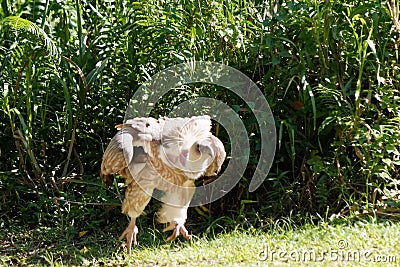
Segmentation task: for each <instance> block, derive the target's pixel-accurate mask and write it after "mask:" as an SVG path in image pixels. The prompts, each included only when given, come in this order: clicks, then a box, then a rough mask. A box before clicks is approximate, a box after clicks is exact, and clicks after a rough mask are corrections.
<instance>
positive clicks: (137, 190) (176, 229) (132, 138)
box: [100, 115, 226, 254]
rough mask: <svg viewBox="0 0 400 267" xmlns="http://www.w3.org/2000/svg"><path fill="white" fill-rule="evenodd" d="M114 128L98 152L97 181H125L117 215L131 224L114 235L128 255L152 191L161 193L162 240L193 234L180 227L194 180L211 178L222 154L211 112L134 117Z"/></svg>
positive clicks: (159, 215)
mask: <svg viewBox="0 0 400 267" xmlns="http://www.w3.org/2000/svg"><path fill="white" fill-rule="evenodd" d="M115 127H116V128H117V130H118V132H117V133H116V134H115V136H114V137H113V138H112V139H111V141H110V143H109V144H108V146H107V148H106V150H105V151H104V154H103V159H102V163H101V172H100V178H101V180H102V181H103V182H104V183H105V184H106V185H108V186H110V185H111V184H113V181H114V175H115V174H119V175H120V176H121V177H123V178H124V179H125V186H126V189H125V196H124V200H123V202H122V213H124V214H127V215H128V216H129V217H130V222H129V224H128V226H127V227H126V229H125V230H124V232H123V233H122V234H121V236H120V237H119V240H120V241H122V240H124V238H125V239H126V242H125V243H123V244H122V246H123V247H125V248H126V249H127V252H128V254H130V253H131V249H132V243H133V244H134V245H137V244H138V240H137V235H138V232H139V231H138V227H137V225H136V218H138V217H139V216H140V215H141V214H142V212H143V211H144V209H145V207H146V206H147V204H148V203H149V201H150V200H151V198H152V196H153V192H154V190H156V189H157V190H158V191H161V192H162V196H161V197H160V199H159V200H161V202H162V205H161V208H160V209H159V210H158V212H157V213H156V215H157V220H158V222H160V223H163V224H167V226H166V227H165V229H164V232H165V231H170V230H172V231H173V232H172V234H171V235H170V236H169V237H168V238H167V241H172V240H174V239H175V238H177V237H178V236H180V235H182V236H183V237H184V238H186V239H188V240H190V239H191V238H192V236H191V235H190V234H189V232H188V230H187V229H186V227H185V222H186V219H187V210H188V207H189V204H190V201H191V199H192V198H193V195H194V193H195V180H197V179H199V178H200V177H202V176H216V175H217V174H218V173H219V172H220V170H221V167H222V164H223V162H224V160H225V157H226V152H225V148H224V145H223V143H222V142H221V140H220V139H219V138H217V137H216V136H215V135H213V134H212V132H211V129H212V121H211V118H210V116H208V115H202V116H192V117H184V118H182V117H177V118H169V117H160V118H158V119H156V118H152V117H138V118H133V119H128V120H126V121H125V123H123V124H118V125H116V126H115Z"/></svg>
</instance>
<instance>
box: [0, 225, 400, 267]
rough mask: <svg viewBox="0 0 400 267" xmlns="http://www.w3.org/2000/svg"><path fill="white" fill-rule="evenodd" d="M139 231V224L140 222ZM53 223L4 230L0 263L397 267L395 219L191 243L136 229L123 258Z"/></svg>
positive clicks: (110, 240)
mask: <svg viewBox="0 0 400 267" xmlns="http://www.w3.org/2000/svg"><path fill="white" fill-rule="evenodd" d="M142 228H143V227H142ZM114 234H115V235H114ZM58 235H59V233H58V232H57V231H56V230H54V229H52V228H44V227H41V228H38V229H35V230H31V231H27V232H23V231H6V229H4V228H3V229H2V230H1V232H0V237H1V239H0V240H1V241H0V242H1V244H0V245H1V247H0V252H1V257H0V265H5V266H7V265H17V266H20V265H50V266H72V265H78V266H81V265H86V266H88V265H89V266H126V265H129V266H267V265H268V266H271V265H273V266H274V265H275V266H282V265H285V266H306V265H307V266H308V265H310V264H311V265H318V266H332V265H336V266H337V265H340V266H360V265H369V266H377V265H380V266H398V265H400V253H399V251H400V250H399V247H400V224H397V223H388V222H386V223H367V222H357V223H354V224H352V225H335V226H332V225H320V226H312V225H308V226H304V227H300V228H292V227H290V226H289V227H286V229H282V228H279V229H278V228H277V229H273V230H269V231H267V232H262V231H256V230H247V231H232V232H229V233H225V234H216V235H211V234H209V235H208V236H204V237H196V236H195V237H194V238H193V240H192V241H190V242H188V241H183V240H178V241H175V242H173V243H165V242H164V240H163V238H166V236H167V235H166V234H164V233H160V232H159V231H158V230H155V229H150V228H147V229H142V231H141V234H140V236H139V238H140V242H141V244H140V245H139V246H137V247H135V248H134V249H133V250H132V255H130V256H128V255H126V254H125V253H123V252H122V251H120V250H119V244H118V243H117V242H115V240H116V239H117V235H116V233H111V234H108V233H106V232H101V229H99V233H94V232H93V233H90V232H89V233H85V232H81V233H75V234H74V233H73V232H72V231H69V233H68V234H63V235H61V236H58Z"/></svg>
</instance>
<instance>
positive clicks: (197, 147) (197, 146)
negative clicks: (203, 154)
mask: <svg viewBox="0 0 400 267" xmlns="http://www.w3.org/2000/svg"><path fill="white" fill-rule="evenodd" d="M196 150H197V151H199V152H200V145H199V144H197V145H196Z"/></svg>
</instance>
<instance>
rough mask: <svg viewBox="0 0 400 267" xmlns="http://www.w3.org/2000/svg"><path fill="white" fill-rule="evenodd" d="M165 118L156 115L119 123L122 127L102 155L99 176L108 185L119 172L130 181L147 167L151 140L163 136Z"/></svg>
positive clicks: (127, 181) (118, 126) (119, 126)
mask: <svg viewBox="0 0 400 267" xmlns="http://www.w3.org/2000/svg"><path fill="white" fill-rule="evenodd" d="M162 124H163V122H159V121H158V120H155V119H153V118H136V119H132V120H128V121H127V122H126V123H124V124H120V125H117V126H116V127H117V128H119V129H120V131H118V132H117V134H116V135H115V136H114V137H113V139H111V141H110V144H109V145H108V146H107V148H106V151H105V152H104V155H103V161H102V163H101V173H100V177H101V179H102V181H103V182H104V183H105V184H106V185H108V186H109V185H111V184H112V183H113V180H114V177H113V174H115V173H118V174H119V175H121V176H122V177H124V178H125V179H126V181H125V183H126V184H128V183H130V182H131V181H132V179H133V176H135V174H138V173H139V172H140V171H141V170H142V169H143V167H144V164H145V162H146V157H147V156H148V153H149V150H150V149H149V147H150V143H151V142H153V141H158V140H159V139H160V132H161V128H162Z"/></svg>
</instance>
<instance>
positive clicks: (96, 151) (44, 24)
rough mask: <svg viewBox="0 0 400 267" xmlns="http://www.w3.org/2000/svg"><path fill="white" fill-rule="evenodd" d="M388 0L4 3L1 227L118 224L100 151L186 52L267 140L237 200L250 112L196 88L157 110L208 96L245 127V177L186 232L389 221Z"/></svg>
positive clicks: (392, 128) (116, 199)
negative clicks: (269, 159)
mask: <svg viewBox="0 0 400 267" xmlns="http://www.w3.org/2000/svg"><path fill="white" fill-rule="evenodd" d="M390 2H391V3H392V4H387V3H385V2H379V1H372V0H371V1H356V0H349V1H345V2H339V1H329V0H327V1H313V0H293V1H267V2H265V3H262V2H260V1H234V0H233V1H194V2H190V1H183V0H181V1H139V2H134V1H124V0H122V1H100V0H96V1H84V0H76V1H70V0H69V1H60V0H57V1H45V0H35V1H12V0H5V1H2V2H1V7H0V19H1V21H0V23H1V24H0V27H1V28H0V51H1V52H0V62H1V63H0V64H1V65H0V79H1V83H0V86H1V87H2V90H1V94H0V107H1V108H0V111H1V112H0V129H1V132H0V170H1V172H0V189H1V191H0V194H1V195H0V197H1V201H0V218H1V220H0V226H1V227H5V226H7V225H8V224H9V222H11V221H14V222H20V221H24V224H27V225H32V226H35V225H37V224H43V223H49V222H51V224H53V225H60V226H64V227H65V226H66V225H68V226H70V227H72V228H74V227H76V228H74V229H77V230H75V231H80V230H84V229H96V228H97V227H99V226H104V225H106V224H108V225H110V224H112V225H113V226H117V227H120V228H121V229H122V227H123V226H121V225H124V224H125V221H124V220H123V215H121V214H120V212H119V208H118V206H119V205H120V204H119V203H120V191H119V190H123V189H122V188H119V187H118V185H115V186H114V187H112V188H106V187H105V186H104V185H102V184H101V183H100V181H99V179H98V175H99V168H100V163H101V157H102V153H103V151H104V148H105V146H106V145H107V143H108V140H109V138H110V137H112V136H113V135H114V133H115V130H114V125H115V124H117V123H120V122H122V120H123V116H124V112H125V109H126V104H127V102H128V101H129V99H130V98H131V97H132V95H133V93H134V92H135V90H137V88H138V87H139V86H140V85H141V84H142V83H143V82H145V81H146V80H147V79H148V78H149V77H150V76H151V75H153V74H155V73H157V72H158V71H160V70H163V69H164V68H166V67H169V66H173V65H175V64H177V63H181V62H186V61H189V60H192V59H195V60H205V61H215V62H220V63H224V64H227V65H229V66H232V67H234V68H237V69H239V70H240V71H242V72H244V73H245V74H246V75H248V76H249V77H250V78H252V79H253V81H254V82H256V83H257V85H258V86H259V87H260V88H261V89H262V90H263V93H264V94H265V97H266V99H267V100H268V102H269V104H270V106H271V109H272V112H273V113H274V116H275V121H276V129H277V135H278V144H277V152H276V155H275V161H274V164H273V166H272V168H271V172H270V173H269V175H268V177H267V179H266V181H265V182H264V183H263V185H262V187H261V188H259V189H258V190H257V191H255V192H253V193H249V192H248V184H249V182H250V181H249V179H250V177H251V176H252V172H253V171H254V168H255V166H256V164H257V161H258V149H259V132H257V129H258V127H257V123H256V122H255V121H254V117H253V116H252V114H251V112H250V107H248V106H247V105H245V103H242V102H241V100H240V99H238V97H236V96H234V95H232V94H229V93H227V92H226V91H224V90H223V89H222V88H214V87H212V86H204V87H202V86H201V85H193V86H188V88H187V90H186V91H184V92H185V93H182V90H180V91H179V93H178V92H176V94H174V93H173V94H171V95H168V96H166V97H165V99H162V100H161V101H160V102H159V103H157V106H156V108H155V110H156V113H157V114H155V115H160V114H161V115H163V114H168V111H169V110H170V109H171V107H172V106H173V105H174V103H177V102H179V101H180V100H182V99H187V98H192V97H196V96H208V97H214V98H218V99H219V100H221V101H223V102H225V103H227V104H229V105H230V106H231V107H233V108H234V109H235V110H236V111H237V112H238V113H240V116H241V118H242V119H243V122H244V124H245V125H246V128H247V130H248V132H249V136H250V138H249V140H250V145H251V148H252V152H251V159H250V164H249V165H248V169H247V171H246V173H245V175H244V176H243V178H242V180H241V181H240V183H239V185H238V186H237V187H235V188H234V190H232V191H231V192H230V193H229V194H228V195H227V196H225V197H224V198H223V199H221V200H219V201H217V202H215V203H211V204H210V205H207V207H202V208H197V209H192V210H190V212H191V213H192V214H195V213H196V214H198V215H199V216H196V219H189V221H192V223H193V222H195V224H196V227H193V228H195V229H197V230H199V229H204V228H206V227H209V226H210V225H212V226H216V225H218V224H222V225H229V223H233V224H236V223H246V222H249V223H250V224H253V225H264V224H266V223H267V222H269V221H270V220H269V218H272V219H273V220H275V219H276V218H279V217H281V216H294V215H295V214H296V215H299V216H298V218H302V217H303V216H306V215H307V214H308V215H311V217H312V218H318V217H325V216H330V215H332V214H339V215H345V214H351V215H354V214H355V215H357V213H358V212H360V211H362V210H366V211H373V212H375V214H382V211H383V210H385V213H387V214H390V213H391V212H393V211H394V212H397V211H398V210H397V206H399V204H400V203H398V196H399V194H398V193H397V192H398V191H397V186H398V179H399V172H398V166H399V165H400V152H399V148H400V147H399V146H400V129H399V126H400V121H399V115H400V105H399V104H400V103H399V102H400V101H399V100H400V98H399V97H400V91H399V85H398V77H399V72H398V69H399V62H398V61H399V58H398V57H399V53H398V51H399V50H398V49H399V47H398V44H399V41H398V40H399V31H400V28H399V25H400V24H399V21H398V18H397V15H398V6H397V4H396V1H394V0H393V1H390ZM392 14H394V15H393V16H392ZM396 26H397V28H396ZM220 138H221V139H222V140H223V141H224V143H225V144H226V146H227V148H229V146H230V144H229V139H228V137H227V136H226V134H224V132H223V131H221V132H220ZM102 204H105V205H102ZM107 204H108V205H110V207H117V208H116V209H108V208H107V207H108V206H107ZM155 205H157V203H153V206H155ZM114 217H117V218H120V219H119V220H115V219H114ZM144 217H145V218H144V219H143V220H146V216H144ZM150 217H151V216H148V218H147V220H148V221H151V220H152V218H150ZM189 217H190V216H189ZM199 218H200V219H199Z"/></svg>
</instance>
